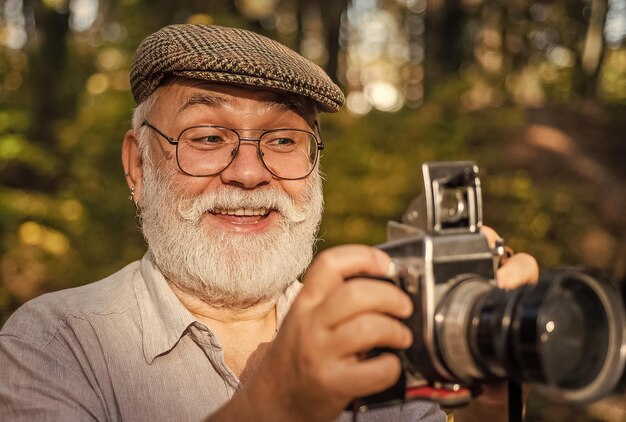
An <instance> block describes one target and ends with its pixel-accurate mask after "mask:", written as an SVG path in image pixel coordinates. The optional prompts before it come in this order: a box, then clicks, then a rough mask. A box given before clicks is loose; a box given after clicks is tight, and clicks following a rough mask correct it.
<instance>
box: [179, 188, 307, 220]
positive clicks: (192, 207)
mask: <svg viewBox="0 0 626 422" xmlns="http://www.w3.org/2000/svg"><path fill="white" fill-rule="evenodd" d="M239 208H243V209H262V208H265V209H268V210H270V209H271V210H276V211H278V212H279V213H280V214H282V215H283V216H284V217H285V219H286V220H287V221H288V222H290V223H294V224H297V223H302V222H303V221H305V219H306V215H307V214H306V211H305V210H302V209H300V207H298V206H297V204H296V203H295V202H294V201H293V199H292V198H291V197H290V196H289V195H288V194H287V193H286V192H284V191H281V190H278V189H272V188H268V189H263V190H259V189H255V190H251V191H243V190H241V189H238V188H229V187H222V188H219V189H217V190H214V191H210V192H207V193H204V194H202V195H200V196H196V197H193V198H187V199H183V200H181V201H180V202H179V204H178V212H179V214H180V216H181V217H182V218H183V219H185V220H188V221H191V222H198V221H199V220H200V218H201V217H202V216H203V215H204V214H205V213H206V212H215V211H218V210H236V209H239Z"/></svg>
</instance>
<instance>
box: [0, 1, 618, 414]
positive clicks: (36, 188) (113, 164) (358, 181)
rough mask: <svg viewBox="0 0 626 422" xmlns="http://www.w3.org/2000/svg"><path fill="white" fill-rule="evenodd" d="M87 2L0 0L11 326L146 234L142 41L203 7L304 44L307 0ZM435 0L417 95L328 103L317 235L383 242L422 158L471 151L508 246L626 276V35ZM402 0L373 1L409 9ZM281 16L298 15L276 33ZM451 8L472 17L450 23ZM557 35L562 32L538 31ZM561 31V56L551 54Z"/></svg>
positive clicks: (2, 289)
mask: <svg viewBox="0 0 626 422" xmlns="http://www.w3.org/2000/svg"><path fill="white" fill-rule="evenodd" d="M79 3H81V2H78V1H77V2H69V1H65V0H46V1H43V2H39V1H35V0H31V1H26V0H24V1H21V0H5V3H4V9H2V11H1V13H3V15H2V19H1V20H0V27H1V29H2V30H1V31H0V41H1V42H2V45H3V47H2V50H1V51H0V227H1V228H2V232H1V233H2V234H1V237H0V325H1V323H2V322H3V321H4V320H5V319H6V318H8V316H9V315H10V314H11V313H12V312H13V311H14V310H15V309H16V308H17V307H18V306H20V305H21V304H22V303H23V302H24V301H26V300H28V299H30V298H32V297H35V296H37V295H39V294H42V293H44V292H47V291H52V290H58V289H62V288H67V287H72V286H78V285H82V284H85V283H89V282H92V281H95V280H97V279H99V278H102V277H104V276H106V275H108V274H110V273H112V272H114V271H116V270H117V269H119V268H120V267H122V266H124V265H126V264H127V263H129V262H131V261H133V260H135V259H138V258H140V257H141V255H142V254H143V252H144V250H145V245H144V241H143V239H142V237H141V235H140V233H139V230H138V228H137V220H136V218H135V208H134V206H133V204H132V203H131V202H130V201H128V199H127V197H128V189H127V187H126V184H125V182H124V177H123V171H122V168H121V163H120V146H121V140H122V138H123V136H124V133H125V131H126V130H127V129H128V128H129V126H130V118H131V112H132V109H133V107H134V103H133V100H132V98H131V95H130V92H129V81H128V78H129V68H130V63H131V60H132V55H133V52H134V49H135V48H136V46H137V45H138V44H139V42H140V41H141V40H142V39H143V38H144V37H145V36H146V35H147V34H149V33H151V32H153V31H155V30H157V29H158V28H160V27H161V26H163V25H165V24H168V23H177V22H201V23H217V24H221V25H230V26H237V27H246V28H250V29H253V30H256V31H259V32H261V33H263V34H265V35H268V36H270V37H274V38H277V39H278V40H280V41H282V42H284V43H286V44H288V45H290V46H292V47H294V48H296V49H298V48H299V46H300V45H301V44H300V42H301V41H302V37H303V36H304V34H303V23H302V20H303V19H304V18H303V17H307V16H308V17H309V18H310V15H311V11H310V10H309V9H307V8H309V7H311V4H312V3H306V2H300V1H296V0H291V1H288V0H281V1H271V2H250V1H227V0H221V1H210V2H206V3H205V2H195V1H192V0H187V1H181V2H165V1H157V2H148V1H145V0H120V1H111V0H108V1H107V0H100V1H99V2H98V1H95V2H91V3H90V4H92V5H93V4H95V5H96V7H97V12H98V13H97V15H96V16H95V17H93V22H92V23H91V24H90V25H89V26H88V27H87V28H82V29H80V30H79V29H77V27H76V25H77V23H76V22H77V21H76V19H77V17H76V16H77V13H78V12H77V11H76V10H72V8H71V7H70V6H71V4H79ZM87 3H89V2H87ZM331 3H332V2H331ZM396 3H397V4H396ZM410 3H411V2H407V5H409V4H410ZM434 3H440V4H443V5H444V7H440V8H439V9H437V8H433V10H430V9H429V10H427V11H426V21H425V22H426V31H427V34H432V35H429V36H427V38H426V44H425V48H426V63H425V69H426V78H425V80H424V86H423V89H424V90H425V92H426V95H425V97H424V100H423V102H422V103H420V104H419V107H417V108H409V107H404V108H402V109H400V110H399V111H396V112H394V113H384V112H380V111H372V112H370V113H368V114H366V115H364V116H359V117H357V116H355V115H353V114H351V113H350V112H349V111H347V110H343V111H341V112H339V113H337V114H334V115H326V116H323V117H322V135H323V138H324V141H325V144H326V149H325V150H324V155H323V158H322V161H321V162H322V169H323V171H324V173H325V175H326V181H325V200H326V212H325V216H324V220H323V225H322V228H321V232H320V238H321V239H322V240H321V241H320V242H319V243H318V250H321V249H324V248H327V247H330V246H333V245H338V244H341V243H347V242H356V243H367V244H374V243H380V242H383V241H384V240H385V230H386V223H387V221H388V220H390V219H395V220H397V219H399V218H400V216H401V215H402V213H403V211H404V209H405V208H406V206H407V205H408V204H409V202H410V201H411V199H412V198H413V197H414V196H416V195H417V194H419V193H420V191H421V184H422V182H421V169H420V168H421V163H422V162H425V161H432V160H456V159H464V160H475V161H477V162H478V163H479V165H480V166H481V169H482V177H483V188H484V190H483V197H484V202H485V222H486V224H488V225H490V226H493V227H495V228H496V229H497V230H498V231H499V232H500V233H501V234H502V235H503V236H504V237H506V238H507V241H508V243H509V244H510V245H511V246H512V247H513V248H514V249H516V250H525V251H528V252H530V253H532V254H534V255H535V256H536V257H537V258H538V260H539V261H540V263H541V264H542V265H544V266H555V265H563V264H576V263H583V264H587V265H591V266H594V267H597V268H599V269H601V270H603V271H605V272H606V273H607V274H608V275H609V276H611V277H612V278H613V280H614V281H618V280H619V279H622V278H624V276H625V274H626V219H624V218H623V212H622V210H623V209H624V208H625V207H626V193H625V190H624V189H623V188H622V186H624V182H625V179H626V169H625V168H624V167H623V164H622V160H623V157H625V156H626V146H624V142H623V133H624V129H626V127H625V125H626V123H625V122H626V118H625V117H626V113H625V110H626V77H625V76H624V75H625V74H626V49H625V48H624V46H623V45H613V46H612V47H611V48H606V46H603V47H602V48H601V50H599V58H598V60H597V62H596V68H595V70H594V71H593V72H591V73H590V72H585V70H584V68H583V67H582V64H581V63H582V62H583V59H584V58H585V51H587V50H585V51H581V50H580V45H583V44H584V41H585V40H586V39H587V38H589V37H590V34H591V35H593V34H594V31H596V32H595V33H596V35H597V33H598V30H599V31H600V34H601V33H602V27H600V28H599V29H598V28H597V27H596V28H594V26H593V25H592V23H591V22H592V21H590V20H589V10H588V9H589V7H592V6H593V7H596V6H597V3H598V2H597V1H593V2H590V1H575V2H564V1H560V2H559V1H557V2H553V3H550V4H551V5H550V4H547V3H546V4H544V3H541V5H542V6H541V7H542V8H539V9H537V8H536V7H537V6H536V4H535V2H527V1H516V2H513V1H511V2H494V1H487V0H485V1H474V2H466V3H467V5H466V6H463V7H462V8H461V6H458V5H459V4H461V3H462V4H465V3H464V2H452V1H450V2H434ZM434 3H433V4H434ZM337 4H341V5H342V7H344V8H345V7H347V6H348V3H347V2H345V3H344V2H339V3H336V4H335V6H336V5H337ZM401 4H402V2H380V3H379V7H388V8H396V9H394V10H395V12H394V13H395V15H394V16H403V13H404V12H403V10H404V9H402V7H404V6H402V5H401ZM454 4H456V5H457V6H458V7H459V8H460V9H458V10H457V9H454V8H450V7H452V6H450V5H454ZM320 5H322V6H324V5H326V2H321V3H320ZM261 6H262V7H261ZM322 6H320V7H322ZM449 6H450V7H449ZM263 7H264V8H265V9H263ZM406 7H409V6H406ZM455 7H456V6H455ZM533 8H535V9H533ZM550 8H551V9H550ZM334 9H336V7H334V8H333V9H332V10H331V9H328V10H329V12H328V13H326V14H324V13H321V14H320V16H319V22H318V24H319V25H318V26H310V25H309V31H310V27H314V28H317V35H316V36H317V37H318V38H319V41H320V45H325V46H327V52H328V51H334V50H333V49H334V48H336V47H337V45H339V43H338V41H337V40H336V39H334V38H333V37H336V36H337V33H336V32H333V31H332V30H331V29H332V28H331V27H332V25H331V24H332V22H336V21H339V20H340V19H339V18H340V17H341V15H342V13H343V10H341V9H340V10H338V11H336V10H334ZM548 9H549V10H548ZM324 10H326V9H324ZM533 10H534V11H533ZM594 10H595V9H594ZM305 12H306V13H305ZM548 12H550V13H548ZM446 13H448V14H449V16H448V15H446ZM455 13H456V14H455ZM533 13H534V15H533ZM333 14H334V15H333ZM542 14H543V15H542ZM535 15H536V16H535ZM544 15H545V16H549V17H550V18H549V19H547V18H546V19H543V18H541V17H542V16H544ZM268 16H270V17H272V16H273V18H272V19H274V21H272V19H269V18H268ZM459 16H460V18H459ZM494 16H495V18H494ZM533 16H534V17H533ZM537 16H539V17H537ZM450 17H454V19H451V20H446V18H450ZM505 17H506V19H505ZM531 17H532V19H531ZM279 18H280V19H282V22H283V23H284V22H286V21H285V19H287V20H289V19H291V20H289V22H292V23H293V25H292V26H293V28H295V29H294V30H293V31H292V32H290V33H286V32H285V31H281V30H280V26H279V25H278V26H277V24H276V21H278V20H280V19H279ZM309 18H307V19H309ZM73 19H74V20H73ZM83 19H85V18H83ZM533 19H534V20H533ZM542 19H543V20H542ZM72 22H74V24H72ZM272 22H274V24H272ZM445 22H447V24H445ZM457 24H459V25H464V26H463V28H464V30H462V31H456V30H455V31H454V33H455V34H457V35H458V38H457V39H454V38H452V35H451V34H452V33H451V32H450V30H451V29H454V28H452V27H451V26H450V25H457ZM72 25H74V26H72ZM429 25H430V26H429ZM479 27H482V28H483V32H480V31H477V30H476V28H479ZM277 28H278V29H277ZM20 31H22V32H20ZM20 34H22V35H23V37H22V38H20V36H21V35H20ZM477 34H478V35H477ZM494 34H496V35H498V34H500V35H498V36H500V38H498V37H497V36H496V37H495V38H494ZM546 34H547V35H546ZM555 34H556V38H557V40H558V41H553V45H552V47H550V45H549V44H546V45H545V46H543V47H541V46H540V45H539V44H537V43H536V42H535V43H534V44H533V42H534V41H533V40H536V39H539V38H541V37H548V38H549V37H553V38H554V37H555ZM559 35H560V39H559ZM309 36H310V34H309ZM533 37H535V38H533ZM537 37H539V38H537ZM20 39H22V41H23V42H22V43H21V44H20V43H19V41H20ZM494 39H495V40H496V41H497V42H496V41H494ZM16 40H17V41H16ZM498 40H499V41H498ZM554 43H556V44H554ZM520 45H521V46H522V47H520ZM524 46H526V47H524ZM555 46H557V47H559V48H562V50H558V51H557V52H560V53H559V54H560V56H558V57H557V59H559V60H561V61H563V60H565V59H567V60H569V61H567V60H566V61H567V63H566V65H563V66H557V64H558V63H559V61H558V60H556V59H555V60H556V61H555V60H552V59H550V57H552V56H550V55H551V54H552V55H553V56H554V54H556V53H555V50H554V48H556V47H555ZM457 47H458V48H457ZM550 48H552V50H550ZM459 51H462V52H463V53H462V54H457V53H458V52H459ZM587 52H588V51H587ZM339 54H344V55H345V51H343V52H339ZM481 54H482V55H481ZM494 55H495V56H494ZM494 57H495V58H496V59H497V60H496V61H495V62H494V63H500V65H499V67H498V66H496V70H494V68H493V66H492V67H490V66H491V65H489V63H492V62H493V60H492V59H493V58H494ZM344 58H345V57H344ZM553 58H554V57H553ZM564 58H565V59H564ZM592 58H593V57H592ZM487 59H489V60H492V62H489V61H488V60H487ZM339 62H340V63H341V60H339ZM555 63H557V64H555ZM335 65H336V63H335ZM400 73H401V72H400ZM405 73H407V72H405ZM331 74H334V73H333V72H331ZM339 79H340V80H343V78H342V77H340V78H339ZM345 88H346V89H349V88H350V89H352V88H351V87H345ZM533 409H535V408H533V407H532V406H531V408H530V410H531V411H534V410H533ZM536 413H537V412H536ZM539 413H540V412H539ZM537 417H538V416H537Z"/></svg>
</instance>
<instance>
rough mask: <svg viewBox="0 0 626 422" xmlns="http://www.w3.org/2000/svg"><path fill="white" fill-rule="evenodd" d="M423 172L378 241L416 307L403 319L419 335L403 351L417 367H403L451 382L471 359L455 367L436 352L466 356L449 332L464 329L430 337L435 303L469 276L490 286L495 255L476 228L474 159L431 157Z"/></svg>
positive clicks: (436, 317) (478, 205)
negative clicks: (420, 184)
mask: <svg viewBox="0 0 626 422" xmlns="http://www.w3.org/2000/svg"><path fill="white" fill-rule="evenodd" d="M422 170H423V174H424V195H423V200H422V199H421V198H417V199H416V200H415V201H414V202H413V204H412V205H411V206H410V207H409V209H408V210H407V212H406V214H405V216H404V218H403V223H395V222H390V223H389V228H388V235H389V239H390V240H389V241H388V242H387V243H385V244H383V245H379V246H378V247H379V248H380V249H382V250H384V251H385V252H386V253H388V254H389V255H390V256H391V257H392V259H393V262H394V264H395V266H396V272H397V278H396V279H395V280H394V282H395V283H397V284H399V285H400V287H401V288H402V289H403V290H405V291H406V292H408V293H410V296H411V297H412V299H413V302H414V303H413V305H414V309H415V310H414V312H413V315H412V316H411V317H410V318H409V319H408V320H407V321H406V322H407V324H408V325H409V326H412V327H421V330H420V331H421V337H420V338H417V339H415V341H414V342H413V345H412V346H411V347H410V348H409V349H407V350H406V351H404V352H402V353H404V355H405V357H406V358H407V359H404V362H405V365H410V362H420V367H419V369H418V368H411V367H409V368H406V369H407V371H408V372H409V373H411V374H416V373H420V374H421V375H422V376H423V377H424V378H425V379H427V380H442V381H443V380H448V381H450V382H455V383H456V382H458V380H459V378H461V377H462V375H460V374H461V372H466V370H467V366H466V365H471V359H468V360H463V361H464V362H465V367H464V368H458V369H459V371H454V368H448V366H447V365H446V363H445V359H444V358H443V356H441V355H440V353H442V352H441V351H443V352H445V353H454V354H455V356H457V357H456V359H455V360H457V361H458V360H459V357H460V356H462V355H463V354H467V355H468V357H469V354H470V351H469V350H462V349H463V347H464V346H463V345H462V343H458V342H455V338H460V337H461V336H463V335H464V333H462V332H454V333H449V335H446V336H445V338H441V337H440V336H437V335H436V325H438V324H443V323H444V319H443V317H442V316H441V315H440V310H441V303H442V301H443V299H444V298H445V297H446V296H447V295H449V294H451V293H453V291H454V289H455V288H458V287H460V286H461V285H462V284H463V283H464V282H467V281H472V282H473V283H472V284H474V283H476V282H478V283H483V284H485V287H488V288H491V287H492V286H493V285H494V284H495V278H496V265H497V259H494V252H493V251H492V250H491V249H490V247H489V245H488V242H487V239H486V237H485V236H484V235H483V234H481V232H480V227H481V226H482V199H481V186H480V179H479V177H478V166H477V165H476V164H475V163H473V162H436V163H426V164H424V165H423V167H422ZM474 288H475V287H474ZM448 313H450V310H448ZM453 314H454V313H453ZM453 326H462V324H461V325H459V324H453ZM437 331H438V332H441V330H437ZM440 341H445V342H446V344H445V345H442V346H444V347H437V342H440ZM453 371H454V372H453ZM467 381H468V382H469V381H470V379H467Z"/></svg>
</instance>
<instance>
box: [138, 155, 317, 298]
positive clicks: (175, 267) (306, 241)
mask: <svg viewBox="0 0 626 422" xmlns="http://www.w3.org/2000/svg"><path fill="white" fill-rule="evenodd" d="M170 180H171V179H168V178H167V177H166V176H163V175H159V174H157V173H156V172H155V171H154V170H153V169H152V166H151V165H150V163H146V164H145V165H144V186H143V192H142V199H141V221H142V224H141V227H142V231H143V234H144V237H145V238H146V241H147V242H148V246H149V248H150V250H151V252H152V255H153V256H154V261H155V263H156V265H157V266H158V267H159V269H160V270H161V272H162V273H163V275H164V276H165V277H166V279H167V280H168V281H169V282H170V283H172V284H174V285H175V286H176V287H177V288H178V289H180V290H182V291H183V292H185V293H188V294H190V295H192V296H194V297H196V298H198V299H200V300H202V301H204V302H207V303H209V304H211V305H212V306H215V307H225V308H231V309H245V308H247V307H249V306H251V305H254V304H257V303H262V302H270V301H276V300H277V299H278V297H279V296H280V294H281V293H282V292H283V291H284V290H285V288H286V287H287V286H288V285H289V284H291V283H292V282H294V281H295V280H296V279H297V277H298V276H299V275H300V274H302V273H303V272H304V270H305V269H306V268H307V267H308V265H309V264H310V262H311V260H312V258H313V246H314V244H315V240H316V233H317V230H318V228H319V223H320V221H321V216H322V208H323V196H322V184H321V176H320V174H319V172H318V171H314V173H312V174H311V175H310V176H309V177H308V178H307V179H306V188H305V190H304V193H303V194H302V195H301V197H299V198H295V199H294V198H291V197H290V196H289V195H288V194H287V193H286V192H284V191H283V190H280V189H273V188H259V189H255V190H251V191H244V190H243V189H239V188H236V187H232V186H223V187H221V188H219V189H217V190H213V191H210V192H206V193H203V194H202V195H199V196H196V197H192V198H184V197H183V196H182V195H179V194H177V193H176V191H175V189H174V187H173V186H172V183H171V182H170ZM237 208H248V209H258V208H267V209H269V208H272V209H275V210H277V211H278V216H277V217H278V218H275V221H274V222H272V226H271V227H270V228H269V229H268V230H267V231H266V232H264V233H260V234H250V233H236V232H231V231H224V230H221V229H219V228H217V227H212V226H210V225H209V224H206V222H205V219H203V217H204V216H205V215H206V212H207V211H208V210H214V209H237ZM203 222H205V224H203Z"/></svg>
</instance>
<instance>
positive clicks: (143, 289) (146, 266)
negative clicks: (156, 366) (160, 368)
mask: <svg viewBox="0 0 626 422" xmlns="http://www.w3.org/2000/svg"><path fill="white" fill-rule="evenodd" d="M139 272H140V273H139V274H138V275H137V276H136V277H135V280H134V285H135V292H136V294H137V302H138V305H139V312H140V315H141V323H142V328H143V353H144V356H145V358H146V361H147V362H148V364H151V363H152V362H153V361H154V359H155V358H156V357H157V356H158V355H161V354H163V353H166V352H169V351H170V350H171V349H172V348H173V347H174V346H175V345H176V343H178V341H179V340H180V338H181V337H182V336H183V334H184V333H185V330H187V327H189V326H190V325H193V324H195V323H196V320H195V318H194V317H193V315H192V314H191V312H189V311H188V310H187V308H185V306H183V304H182V303H181V302H180V300H179V299H178V297H177V296H176V294H175V293H174V291H173V290H172V288H171V287H170V286H169V284H168V283H167V281H166V280H165V277H163V274H161V272H160V271H159V269H158V268H157V266H156V264H155V263H154V259H153V257H152V253H150V251H148V252H147V253H146V254H145V255H144V257H143V258H142V260H141V264H140V267H139Z"/></svg>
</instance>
